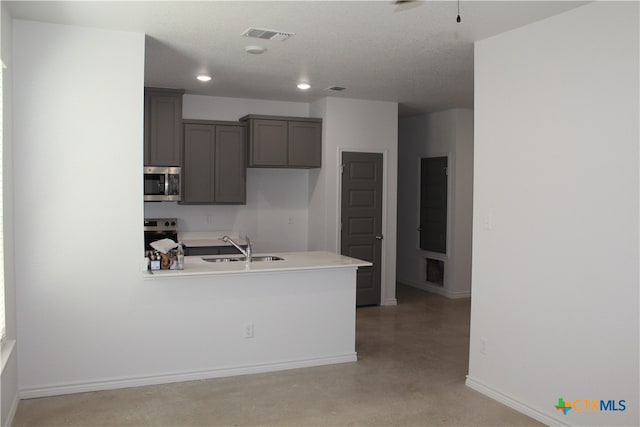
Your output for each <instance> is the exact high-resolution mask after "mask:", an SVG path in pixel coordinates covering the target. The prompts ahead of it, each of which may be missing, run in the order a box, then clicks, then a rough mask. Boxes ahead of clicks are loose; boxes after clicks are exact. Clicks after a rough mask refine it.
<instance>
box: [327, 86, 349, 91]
mask: <svg viewBox="0 0 640 427" xmlns="http://www.w3.org/2000/svg"><path fill="white" fill-rule="evenodd" d="M346 89H347V88H346V87H343V86H329V87H328V88H326V89H325V90H331V91H333V92H342V91H343V90H346Z"/></svg>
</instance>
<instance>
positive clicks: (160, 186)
mask: <svg viewBox="0 0 640 427" xmlns="http://www.w3.org/2000/svg"><path fill="white" fill-rule="evenodd" d="M180 174H181V173H180V168H179V167H177V166H145V167H144V201H145V202H179V201H180V179H181V178H180Z"/></svg>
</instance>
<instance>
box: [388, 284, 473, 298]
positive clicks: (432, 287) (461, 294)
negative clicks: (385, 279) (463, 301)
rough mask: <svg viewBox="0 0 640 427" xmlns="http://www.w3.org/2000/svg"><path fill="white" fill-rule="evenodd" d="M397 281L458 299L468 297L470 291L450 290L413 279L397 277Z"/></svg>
mask: <svg viewBox="0 0 640 427" xmlns="http://www.w3.org/2000/svg"><path fill="white" fill-rule="evenodd" d="M398 283H402V284H404V285H408V286H413V287H414V288H418V289H422V290H423V291H427V292H433V293H434V294H438V295H442V296H443V297H447V298H451V299H458V298H470V297H471V291H464V292H451V291H449V290H448V289H446V288H443V287H441V286H436V285H431V284H429V282H422V283H420V282H416V281H413V280H406V279H398Z"/></svg>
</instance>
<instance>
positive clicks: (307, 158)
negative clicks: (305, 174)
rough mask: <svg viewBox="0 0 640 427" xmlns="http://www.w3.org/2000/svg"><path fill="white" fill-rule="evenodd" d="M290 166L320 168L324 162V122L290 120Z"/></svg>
mask: <svg viewBox="0 0 640 427" xmlns="http://www.w3.org/2000/svg"><path fill="white" fill-rule="evenodd" d="M288 149H289V151H288V162H289V163H288V164H289V167H303V168H319V167H320V166H321V163H322V122H319V123H318V122H298V121H289V148H288Z"/></svg>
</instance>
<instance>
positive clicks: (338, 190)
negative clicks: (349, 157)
mask: <svg viewBox="0 0 640 427" xmlns="http://www.w3.org/2000/svg"><path fill="white" fill-rule="evenodd" d="M337 149H338V179H337V180H336V181H337V187H338V188H336V194H337V195H338V199H337V200H336V224H337V225H338V226H337V227H336V229H337V230H336V231H337V236H336V237H337V238H336V246H337V248H336V249H337V251H338V253H339V254H341V253H342V247H341V240H342V239H341V231H342V227H341V224H340V222H341V220H342V153H345V152H347V153H375V154H382V235H383V236H384V238H383V240H382V245H381V249H382V252H381V256H380V262H381V264H382V265H381V266H380V301H381V302H380V304H381V305H396V304H397V301H396V303H395V304H387V302H388V301H389V300H391V299H393V300H395V298H386V297H385V295H386V294H387V293H386V291H387V287H388V285H387V280H386V278H387V245H386V240H385V239H386V238H387V237H388V236H387V209H386V207H387V199H388V197H389V193H388V184H389V183H388V180H389V173H388V158H389V150H386V149H384V150H376V149H368V148H358V147H354V148H350V147H342V146H339V147H337ZM389 286H390V285H389ZM393 286H394V287H395V281H394V283H393ZM394 295H395V292H394ZM382 301H384V303H382Z"/></svg>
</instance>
